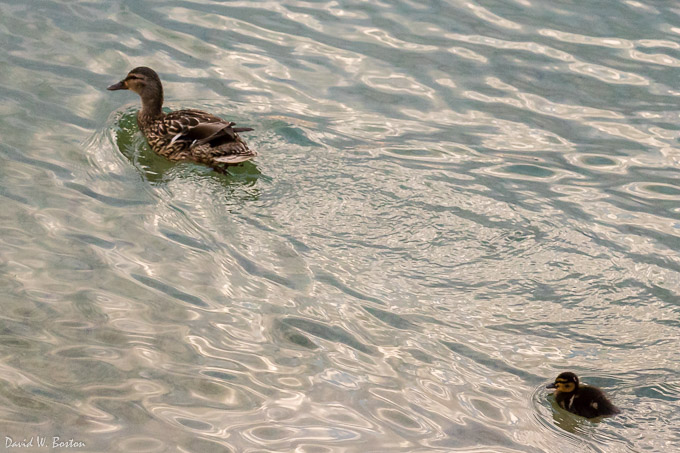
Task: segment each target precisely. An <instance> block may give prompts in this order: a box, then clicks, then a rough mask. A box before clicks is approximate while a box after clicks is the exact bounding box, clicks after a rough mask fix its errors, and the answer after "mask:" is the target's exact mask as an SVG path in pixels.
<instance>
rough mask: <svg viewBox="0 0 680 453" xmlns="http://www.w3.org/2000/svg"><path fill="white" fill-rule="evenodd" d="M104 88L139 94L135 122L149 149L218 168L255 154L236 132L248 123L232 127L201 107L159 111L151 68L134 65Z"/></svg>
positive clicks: (158, 91)
mask: <svg viewBox="0 0 680 453" xmlns="http://www.w3.org/2000/svg"><path fill="white" fill-rule="evenodd" d="M107 89H108V90H111V91H115V90H131V91H134V92H135V93H137V94H138V95H139V96H140V97H141V98H142V109H141V110H140V111H139V112H138V113H137V124H138V125H139V129H140V130H141V131H142V133H143V134H144V137H146V140H147V142H149V145H150V146H151V149H153V150H154V152H156V153H157V154H160V155H161V156H164V157H166V158H168V159H170V160H174V161H181V160H190V161H194V162H199V163H202V164H206V165H208V166H210V167H213V168H214V169H215V170H217V171H220V172H224V167H225V166H229V165H236V164H239V163H241V162H245V161H247V160H249V159H252V158H253V157H255V156H257V153H256V152H255V151H253V150H251V149H250V148H248V145H247V144H246V142H245V141H243V139H242V138H241V137H240V136H239V135H238V133H239V132H247V131H252V130H253V129H251V128H249V127H234V125H235V123H232V122H230V121H225V120H223V119H222V118H219V117H217V116H215V115H212V114H210V113H207V112H203V111H201V110H193V109H187V110H176V111H174V112H170V113H163V85H162V84H161V79H160V78H159V77H158V74H156V71H154V70H153V69H151V68H147V67H144V66H140V67H138V68H135V69H133V70H132V71H130V72H129V73H128V75H127V76H126V77H125V78H124V79H123V80H121V81H120V82H118V83H115V84H113V85H111V86H110V87H108V88H107Z"/></svg>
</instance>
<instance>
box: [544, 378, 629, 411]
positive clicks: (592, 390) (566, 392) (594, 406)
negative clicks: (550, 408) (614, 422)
mask: <svg viewBox="0 0 680 453" xmlns="http://www.w3.org/2000/svg"><path fill="white" fill-rule="evenodd" d="M546 388H549V389H555V400H556V401H557V404H558V405H559V406H560V407H561V408H562V409H566V410H567V411H569V412H571V413H573V414H576V415H580V416H582V417H586V418H594V417H600V416H610V415H616V414H618V413H620V412H621V410H620V409H619V408H618V407H616V406H615V405H614V404H613V403H612V402H611V401H609V399H608V398H607V395H605V393H604V392H603V391H602V390H600V389H599V388H597V387H591V386H588V385H580V383H579V379H578V376H576V375H575V374H574V373H572V372H570V371H565V372H564V373H561V374H560V375H558V376H557V377H556V378H555V382H553V383H552V384H550V385H548V386H547V387H546Z"/></svg>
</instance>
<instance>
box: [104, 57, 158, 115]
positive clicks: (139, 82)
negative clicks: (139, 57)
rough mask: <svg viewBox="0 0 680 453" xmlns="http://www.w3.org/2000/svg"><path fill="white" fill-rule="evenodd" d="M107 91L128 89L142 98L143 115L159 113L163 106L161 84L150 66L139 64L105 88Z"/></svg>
mask: <svg viewBox="0 0 680 453" xmlns="http://www.w3.org/2000/svg"><path fill="white" fill-rule="evenodd" d="M107 90H109V91H116V90H130V91H134V92H135V93H137V94H138V95H139V96H140V97H141V98H142V113H143V114H145V115H152V116H155V115H159V114H160V113H161V107H162V106H163V85H162V84H161V79H160V78H159V77H158V74H156V71H154V70H153V69H151V68H147V67H146V66H140V67H138V68H135V69H133V70H132V71H130V72H128V75H127V76H126V77H125V78H124V79H123V80H121V81H120V82H118V83H114V84H113V85H111V86H110V87H108V88H107Z"/></svg>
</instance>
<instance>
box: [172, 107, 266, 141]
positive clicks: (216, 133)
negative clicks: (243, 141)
mask: <svg viewBox="0 0 680 453" xmlns="http://www.w3.org/2000/svg"><path fill="white" fill-rule="evenodd" d="M164 119H165V122H166V124H167V125H168V127H167V129H166V131H167V135H168V137H169V138H170V144H171V145H172V144H174V143H176V142H180V143H186V144H187V145H188V146H189V147H194V146H200V145H205V144H208V145H209V146H210V147H213V148H218V147H220V146H221V145H224V144H226V143H230V142H238V141H240V140H239V137H238V135H237V133H238V132H247V131H252V130H253V129H252V128H250V127H233V126H235V125H236V123H233V122H230V121H225V120H223V119H222V118H220V117H217V116H215V115H211V114H210V113H206V112H202V111H200V110H177V111H174V112H171V113H168V114H167V115H166V116H165V118H164Z"/></svg>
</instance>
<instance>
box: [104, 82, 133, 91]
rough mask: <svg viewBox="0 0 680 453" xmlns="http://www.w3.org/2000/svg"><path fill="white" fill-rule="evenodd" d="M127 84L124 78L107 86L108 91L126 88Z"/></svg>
mask: <svg viewBox="0 0 680 453" xmlns="http://www.w3.org/2000/svg"><path fill="white" fill-rule="evenodd" d="M127 89H128V88H127V86H126V85H125V80H121V81H120V82H118V83H114V84H113V85H111V86H110V87H108V88H107V90H109V91H116V90H127Z"/></svg>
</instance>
